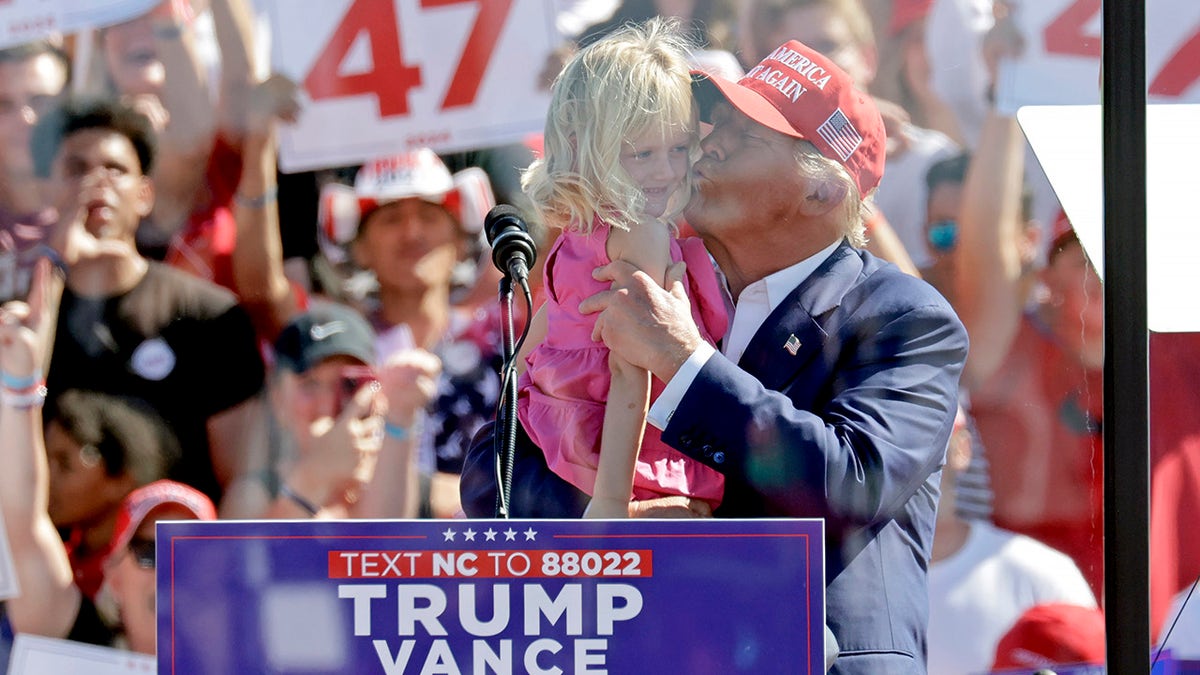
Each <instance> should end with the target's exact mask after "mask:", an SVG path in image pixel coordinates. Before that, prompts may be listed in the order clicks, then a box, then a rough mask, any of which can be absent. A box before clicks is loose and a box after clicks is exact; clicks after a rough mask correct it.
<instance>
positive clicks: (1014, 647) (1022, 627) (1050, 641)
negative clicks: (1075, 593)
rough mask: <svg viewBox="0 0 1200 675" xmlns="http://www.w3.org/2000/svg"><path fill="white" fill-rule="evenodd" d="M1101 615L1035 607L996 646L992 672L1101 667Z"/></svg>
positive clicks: (1058, 606) (1063, 605) (1060, 606)
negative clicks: (1051, 667)
mask: <svg viewBox="0 0 1200 675" xmlns="http://www.w3.org/2000/svg"><path fill="white" fill-rule="evenodd" d="M1104 660H1105V642H1104V614H1103V613H1102V612H1101V611H1100V610H1099V609H1097V608H1095V607H1083V606H1081V605H1071V604H1066V603H1047V604H1042V605H1036V606H1034V607H1032V608H1030V609H1028V610H1026V612H1025V613H1024V614H1022V615H1021V617H1020V618H1019V619H1017V620H1016V622H1015V623H1013V625H1012V627H1011V628H1009V629H1008V632H1007V633H1005V634H1004V637H1002V638H1000V642H999V643H998V644H997V645H996V660H995V664H994V665H993V666H992V669H993V670H1000V669H1003V668H1026V669H1034V668H1043V667H1047V666H1055V665H1074V664H1102V663H1104Z"/></svg>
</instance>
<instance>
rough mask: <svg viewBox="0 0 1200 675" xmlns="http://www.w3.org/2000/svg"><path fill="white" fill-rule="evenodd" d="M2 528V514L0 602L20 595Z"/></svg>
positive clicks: (0, 516) (0, 521)
mask: <svg viewBox="0 0 1200 675" xmlns="http://www.w3.org/2000/svg"><path fill="white" fill-rule="evenodd" d="M6 532H7V530H6V529H5V526H4V514H3V513H0V600H7V599H8V598H15V597H17V596H18V595H19V594H20V593H21V586H20V584H18V583H17V571H16V569H15V568H14V566H13V559H12V549H11V548H9V546H8V535H7V534H6Z"/></svg>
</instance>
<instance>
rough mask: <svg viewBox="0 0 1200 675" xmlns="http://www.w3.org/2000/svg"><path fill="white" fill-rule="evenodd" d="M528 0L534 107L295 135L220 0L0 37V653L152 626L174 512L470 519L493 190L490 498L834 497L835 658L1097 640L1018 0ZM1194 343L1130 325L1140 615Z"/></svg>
mask: <svg viewBox="0 0 1200 675" xmlns="http://www.w3.org/2000/svg"><path fill="white" fill-rule="evenodd" d="M557 4H558V5H559V6H560V15H559V22H558V23H559V28H560V30H561V31H562V33H563V44H562V46H561V47H560V48H559V49H557V50H555V51H554V53H553V54H551V55H550V56H549V58H548V61H547V64H546V69H545V72H543V73H529V74H528V77H530V78H542V79H543V80H544V86H546V87H547V89H549V90H550V91H551V93H552V98H551V110H550V111H549V114H548V116H547V125H546V129H545V133H544V134H538V135H536V136H535V137H532V138H530V139H529V140H528V142H527V143H525V144H515V145H511V146H502V147H494V148H478V149H475V150H473V151H470V152H458V153H453V154H442V155H439V154H437V153H435V152H434V151H433V150H431V149H428V148H421V149H416V150H413V151H410V152H406V153H401V154H397V155H391V156H385V157H377V158H372V159H370V160H368V161H365V162H364V163H363V164H362V165H358V166H351V167H329V168H327V169H323V170H320V171H313V172H307V173H300V174H283V173H280V172H279V171H278V168H277V165H276V162H277V154H278V148H277V139H276V133H277V130H278V129H279V128H281V126H283V125H287V124H290V123H292V122H294V121H295V120H296V119H298V118H299V116H302V115H303V114H304V105H303V99H304V97H303V92H302V90H301V88H300V86H299V85H298V84H297V83H295V82H292V81H291V80H289V79H288V78H286V77H283V76H281V75H274V74H269V73H268V72H266V71H267V70H268V69H267V68H266V67H265V65H264V64H262V63H260V62H259V61H260V58H261V57H260V55H259V52H260V50H259V44H258V42H257V40H258V39H259V38H258V37H256V31H255V17H254V8H253V6H252V3H251V1H250V0H165V1H164V2H162V3H161V4H160V5H158V6H157V7H156V8H155V9H154V10H152V11H151V12H150V13H149V14H147V15H145V16H141V17H138V18H136V19H133V20H131V21H128V22H125V23H121V24H118V25H113V26H108V27H104V28H99V29H96V30H95V31H94V35H92V36H90V37H91V39H90V41H89V42H88V44H89V45H90V49H91V52H90V59H88V60H81V59H79V58H78V56H79V54H80V50H81V49H82V46H81V45H82V44H83V41H82V40H80V39H79V36H67V37H65V38H63V39H54V40H47V41H42V42H34V43H28V44H23V45H19V46H15V47H9V48H5V49H2V50H0V301H4V302H5V304H3V306H2V307H0V515H2V518H3V523H4V528H5V529H4V533H5V535H6V538H7V541H8V544H9V547H10V548H11V551H12V557H13V562H14V565H15V573H16V577H17V581H18V582H19V585H20V591H19V594H18V595H17V596H16V597H14V598H11V599H8V600H6V601H4V602H3V605H2V607H3V609H2V610H0V659H3V658H4V657H6V655H7V650H8V649H9V648H10V646H11V642H12V638H13V635H14V634H16V633H29V634H35V635H43V636H49V637H56V638H67V639H72V640H78V641H82V642H88V643H92V644H102V645H112V646H120V647H122V648H126V649H129V650H132V651H137V652H142V653H146V654H153V653H154V651H155V630H156V622H155V615H154V608H155V598H154V594H155V577H154V569H155V562H156V561H155V555H154V536H155V532H154V523H155V522H157V521H159V520H169V519H216V518H236V519H269V518H287V519H298V518H397V519H399V518H465V517H492V516H493V515H494V507H495V494H496V489H497V488H496V485H495V471H494V467H493V465H492V462H493V461H494V458H493V457H492V455H491V452H492V448H493V442H492V439H493V436H494V434H495V433H496V431H495V426H494V424H493V422H494V419H495V414H496V408H497V403H498V401H499V399H500V395H501V387H502V384H501V379H500V371H501V367H502V360H501V353H500V352H501V343H502V340H501V318H502V317H501V312H500V307H499V303H498V302H497V300H496V294H495V288H496V286H497V281H498V280H499V278H500V275H501V273H500V272H498V271H497V270H496V269H495V268H494V267H493V266H492V263H491V259H490V252H489V250H488V246H487V244H486V242H485V240H484V235H483V233H482V228H483V224H484V219H485V215H486V214H487V212H488V211H489V209H491V207H493V206H494V205H496V204H497V203H510V204H513V205H515V206H516V207H517V208H518V209H519V210H520V212H521V213H522V214H523V215H524V216H525V219H526V220H527V221H528V222H529V223H530V226H531V230H532V233H533V235H534V238H535V239H536V241H537V248H538V251H539V255H538V261H537V264H536V265H535V268H534V270H533V272H532V274H531V278H530V280H531V283H532V284H533V285H534V293H533V296H534V298H535V302H534V305H533V306H532V307H530V308H529V311H528V312H526V311H524V308H520V310H521V311H519V312H518V314H519V315H520V316H518V320H519V321H524V320H525V319H526V318H528V319H529V320H530V321H531V323H532V329H531V330H530V334H529V337H528V340H527V342H526V349H525V350H524V352H523V353H522V355H521V356H522V358H521V359H520V362H519V364H518V367H519V369H520V371H521V381H520V382H521V384H520V388H521V396H520V406H521V407H520V421H521V428H520V429H519V436H520V437H519V442H518V447H517V458H516V468H515V470H516V476H515V481H514V489H513V494H512V504H511V507H512V509H513V510H512V515H513V516H515V517H581V516H583V517H607V518H611V517H626V516H655V517H658V516H667V517H712V516H716V517H723V516H724V517H778V516H785V517H819V518H824V519H826V523H827V525H826V532H827V541H826V555H827V567H826V570H827V590H826V598H827V606H828V619H827V626H828V627H827V632H828V640H829V644H830V645H831V646H833V650H832V653H833V654H840V655H839V656H838V658H837V659H836V660H834V661H832V663H831V666H830V672H835V673H879V672H896V673H924V672H929V673H934V674H935V675H966V674H969V673H983V672H988V671H990V670H999V669H1004V668H1024V669H1028V670H1034V669H1037V668H1040V667H1044V666H1050V665H1053V664H1069V663H1102V662H1103V660H1104V646H1105V636H1104V622H1103V614H1102V607H1103V604H1104V603H1103V587H1104V584H1103V484H1104V481H1103V467H1102V446H1101V432H1102V423H1103V371H1102V367H1103V364H1104V331H1103V327H1104V320H1105V317H1104V316H1103V289H1102V285H1101V281H1100V278H1099V276H1098V275H1097V274H1096V271H1095V269H1094V267H1093V266H1092V264H1091V262H1090V261H1089V259H1088V256H1087V253H1085V251H1084V249H1083V247H1082V245H1081V243H1080V241H1079V238H1078V237H1077V236H1076V234H1075V232H1074V230H1073V229H1072V227H1071V223H1070V221H1069V219H1068V218H1067V216H1066V214H1065V213H1064V212H1063V211H1062V209H1061V207H1060V206H1059V204H1058V202H1057V200H1056V198H1055V197H1054V194H1053V192H1052V191H1051V190H1050V189H1049V185H1048V182H1047V181H1046V178H1045V176H1044V175H1043V174H1042V173H1041V170H1040V168H1039V167H1038V166H1037V163H1036V161H1033V160H1032V159H1031V157H1032V155H1031V154H1030V152H1029V148H1028V144H1027V142H1026V141H1025V138H1024V136H1023V135H1022V132H1021V129H1020V127H1019V126H1018V125H1017V122H1016V120H1015V119H1014V118H1013V117H1011V116H1008V115H1006V114H1003V113H1002V112H1000V111H998V110H997V109H996V108H995V106H994V91H995V89H994V82H995V77H996V67H997V63H998V61H999V59H1002V58H1004V57H1010V56H1017V55H1019V54H1020V51H1021V49H1022V46H1021V36H1020V35H1018V34H1017V33H1016V32H1015V29H1014V27H1013V22H1012V17H1011V16H1010V13H1009V12H1010V10H1011V9H1012V8H1010V7H1009V6H1008V3H1007V2H1006V1H1005V0H994V2H993V1H992V0H712V1H711V2H702V1H699V0H697V1H696V2H666V1H656V2H655V1H651V0H620V1H618V0H590V1H588V0H576V1H574V2H570V1H566V0H562V1H560V2H558V3H557ZM214 53H215V54H219V59H217V60H215V61H214V60H213V59H212V58H211V54H214ZM81 66H82V67H81ZM515 76H516V75H509V77H515ZM631 83H632V84H631ZM655 106H658V107H655ZM1097 198H1099V196H1097ZM1109 283H1110V284H1117V283H1119V279H1110V280H1109ZM1197 355H1200V340H1197V339H1194V338H1193V336H1192V335H1190V334H1179V335H1170V336H1165V335H1152V336H1151V406H1152V409H1153V410H1154V414H1153V416H1152V424H1154V426H1153V427H1152V433H1151V436H1152V438H1151V448H1150V451H1151V458H1152V472H1153V475H1152V480H1153V484H1152V485H1153V487H1152V500H1153V503H1152V516H1153V522H1152V527H1151V530H1152V531H1151V541H1152V577H1151V590H1152V599H1151V601H1152V604H1151V610H1152V620H1153V626H1152V630H1153V631H1154V635H1155V637H1156V638H1158V637H1161V636H1162V635H1163V634H1165V632H1166V630H1167V629H1168V628H1169V626H1170V624H1171V622H1172V620H1173V619H1174V616H1175V614H1176V613H1178V611H1179V605H1180V602H1179V600H1178V599H1177V598H1178V597H1181V596H1182V595H1183V594H1186V592H1187V590H1188V588H1189V586H1190V585H1191V583H1192V582H1193V581H1194V580H1195V579H1196V577H1197V576H1198V575H1200V543H1198V540H1197V539H1196V538H1195V537H1189V536H1187V534H1188V531H1189V528H1188V522H1187V519H1186V516H1185V515H1184V514H1187V513H1189V512H1191V509H1192V506H1194V505H1195V502H1196V501H1197V499H1198V497H1200V423H1197V422H1196V421H1195V416H1194V415H1189V414H1188V410H1189V409H1190V408H1192V407H1194V405H1195V404H1197V403H1200V400H1198V399H1200V396H1197V393H1196V392H1195V387H1194V386H1193V383H1194V382H1195V381H1197V378H1198V377H1200V359H1198V358H1196V357H1197ZM610 404H611V405H610ZM630 411H632V412H630ZM639 411H640V412H639ZM1176 412H1177V413H1178V414H1172V413H1176ZM1159 420H1161V423H1157V422H1158V421H1159ZM885 570H886V571H887V573H886V574H885ZM1193 611H1195V610H1193ZM1185 613H1186V610H1185ZM1193 621H1194V620H1193ZM1181 623H1183V624H1184V625H1185V626H1186V625H1187V624H1186V622H1181ZM1193 625H1194V624H1193ZM1185 630H1186V629H1185ZM1197 637H1198V636H1196V635H1194V634H1193V635H1191V636H1190V639H1189V636H1186V635H1184V636H1180V637H1173V638H1172V639H1171V641H1169V642H1168V646H1170V647H1171V648H1172V650H1173V651H1174V652H1175V653H1176V654H1177V655H1181V656H1196V657H1198V658H1200V652H1195V653H1192V654H1189V653H1188V650H1189V649H1191V650H1195V649H1197V647H1196V645H1198V644H1200V639H1197Z"/></svg>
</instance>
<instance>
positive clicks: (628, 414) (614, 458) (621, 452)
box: [583, 220, 671, 518]
mask: <svg viewBox="0 0 1200 675" xmlns="http://www.w3.org/2000/svg"><path fill="white" fill-rule="evenodd" d="M670 246H671V233H670V231H669V230H668V229H667V227H666V225H665V224H663V223H661V222H660V221H657V220H655V221H650V222H645V223H641V224H639V225H638V226H636V227H634V228H632V229H631V230H628V231H626V230H621V229H618V228H612V229H611V230H610V231H609V235H608V243H607V249H608V257H609V259H611V260H624V261H626V262H629V263H632V264H633V265H635V266H637V267H638V269H640V270H642V271H643V272H645V273H646V274H647V275H649V276H650V278H652V279H654V280H655V281H657V282H658V283H659V284H663V283H664V282H665V280H666V274H667V267H668V266H669V265H670V263H671V253H670ZM608 366H609V369H610V370H611V371H612V383H611V384H610V385H609V389H608V402H607V403H606V404H605V408H604V426H603V428H602V431H601V436H600V461H599V464H598V466H597V468H596V485H595V487H594V489H593V490H592V501H591V503H589V504H588V507H587V510H585V511H584V514H583V515H584V517H585V518H628V517H629V501H630V496H631V495H632V492H633V473H634V465H635V464H636V462H637V456H638V453H639V452H640V451H641V447H642V433H643V432H644V430H645V428H646V411H647V410H648V409H649V406H650V373H649V372H647V371H646V370H643V369H641V368H637V367H635V366H633V365H631V364H630V363H628V362H627V361H625V360H624V359H622V358H620V357H619V356H617V355H616V354H613V353H610V354H609V358H608Z"/></svg>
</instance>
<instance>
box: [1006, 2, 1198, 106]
mask: <svg viewBox="0 0 1200 675" xmlns="http://www.w3.org/2000/svg"><path fill="white" fill-rule="evenodd" d="M1101 9H1102V7H1101V0H1038V1H1037V2H1023V3H1021V4H1020V5H1019V6H1018V7H1016V9H1014V10H1013V11H1014V12H1015V14H1014V18H1015V20H1016V23H1017V29H1018V31H1020V33H1021V35H1022V36H1023V37H1024V39H1025V50H1024V52H1023V53H1022V55H1021V58H1019V59H1016V60H1013V61H1011V62H1008V63H1004V64H1002V65H1001V69H1000V73H999V78H998V80H997V82H996V104H997V108H999V109H1000V110H1001V111H1003V112H1006V113H1010V114H1011V113H1013V112H1015V111H1016V110H1017V109H1018V108H1020V107H1021V106H1025V105H1068V104H1098V103H1100V46H1101V43H1102V41H1103V25H1102V20H1103V17H1102V13H1101ZM1146 85H1147V100H1148V102H1150V103H1200V2H1197V1H1196V0H1147V2H1146Z"/></svg>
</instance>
